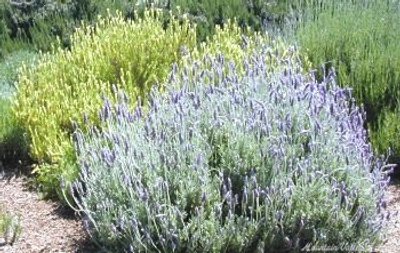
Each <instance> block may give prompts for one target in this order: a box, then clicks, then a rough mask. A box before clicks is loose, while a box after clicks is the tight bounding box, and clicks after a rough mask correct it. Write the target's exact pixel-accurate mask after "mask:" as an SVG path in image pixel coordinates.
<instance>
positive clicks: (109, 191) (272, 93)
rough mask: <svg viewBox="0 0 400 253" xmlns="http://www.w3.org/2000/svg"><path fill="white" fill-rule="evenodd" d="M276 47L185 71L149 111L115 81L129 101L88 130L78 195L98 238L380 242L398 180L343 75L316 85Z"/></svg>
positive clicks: (223, 246)
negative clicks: (278, 55)
mask: <svg viewBox="0 0 400 253" xmlns="http://www.w3.org/2000/svg"><path fill="white" fill-rule="evenodd" d="M271 54H273V53H272V52H270V51H268V47H263V49H262V50H260V51H256V52H254V54H252V55H249V56H248V57H246V59H245V60H244V62H243V63H242V64H243V68H244V69H245V74H244V76H240V75H238V74H237V72H236V70H235V65H234V64H233V63H232V62H227V61H226V60H225V59H224V57H223V56H222V55H217V56H216V57H205V58H204V59H203V62H193V63H192V65H191V66H187V68H185V69H184V70H183V72H177V69H176V67H174V68H173V70H172V72H171V75H170V79H169V87H170V88H169V90H168V91H167V92H166V93H164V94H160V93H158V92H156V91H155V89H154V91H153V92H152V94H151V95H150V99H149V104H148V108H149V109H148V111H147V112H146V113H145V112H144V111H143V110H142V107H141V106H140V102H139V103H138V106H137V107H136V108H135V109H134V110H133V111H130V110H129V109H128V108H127V103H126V101H127V100H128V98H127V97H126V96H125V94H124V93H123V92H122V91H117V90H116V89H115V94H116V95H117V96H119V98H120V103H118V104H115V105H112V104H111V103H110V102H109V100H107V99H106V98H105V99H104V106H103V108H102V110H101V111H100V113H99V115H100V118H101V120H103V121H104V122H105V123H107V126H106V127H104V128H102V129H101V130H96V129H95V128H92V131H91V132H90V133H88V134H86V135H83V134H82V133H81V131H80V129H79V128H76V130H75V134H74V143H75V148H76V151H77V154H78V163H79V167H80V177H79V180H78V181H76V182H75V183H74V184H73V185H70V194H71V195H73V196H74V197H75V201H76V205H77V208H78V209H77V210H78V211H79V212H81V214H82V217H83V222H84V225H85V228H86V230H87V231H88V232H89V234H90V235H91V237H92V239H93V240H94V241H95V242H97V243H98V244H99V245H101V246H103V247H104V248H105V249H106V250H109V251H110V252H115V251H120V252H122V251H125V252H286V251H287V250H289V251H300V250H301V248H303V247H305V246H306V245H307V244H311V245H314V246H316V245H341V246H343V247H345V246H346V245H347V246H348V245H351V246H352V247H358V249H362V247H364V248H365V247H370V246H375V245H377V244H378V243H379V241H380V239H381V236H382V234H381V233H380V232H381V228H382V226H383V225H384V223H385V220H386V215H383V214H384V212H385V208H386V203H385V201H384V199H383V196H384V190H385V188H386V186H387V177H386V173H384V172H383V169H384V166H383V161H382V160H381V159H377V158H374V156H373V154H372V152H371V147H370V145H369V144H368V143H367V141H366V132H365V130H364V129H363V127H362V125H363V120H364V116H365V115H364V114H362V112H360V109H359V108H358V107H356V106H355V105H354V101H353V103H350V102H351V95H350V93H349V91H348V90H346V89H340V88H338V87H337V86H336V84H335V82H334V78H335V77H334V75H333V74H332V75H330V76H328V77H327V79H325V80H324V81H323V82H321V83H318V82H316V81H315V79H314V78H313V76H312V75H310V76H307V75H306V76H305V75H303V74H301V67H300V66H299V64H298V62H297V61H291V60H290V59H282V62H284V63H285V65H282V66H281V68H278V70H276V69H275V71H272V70H271V69H270V68H269V67H268V59H269V57H268V55H271ZM199 66H209V67H208V68H205V69H204V68H203V67H199ZM223 69H225V72H224V71H223ZM226 70H227V72H226ZM178 73H183V74H178ZM214 84H217V85H216V86H214ZM82 127H86V126H82Z"/></svg>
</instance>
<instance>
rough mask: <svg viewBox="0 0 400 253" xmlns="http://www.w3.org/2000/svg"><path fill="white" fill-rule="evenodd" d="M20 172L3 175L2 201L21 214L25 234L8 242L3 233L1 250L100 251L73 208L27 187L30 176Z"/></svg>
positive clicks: (39, 252)
mask: <svg viewBox="0 0 400 253" xmlns="http://www.w3.org/2000/svg"><path fill="white" fill-rule="evenodd" d="M0 173H1V171H0ZM17 174H18V173H15V172H11V173H7V174H4V173H3V174H2V176H1V175H0V203H1V204H3V205H4V209H5V210H7V211H8V212H10V213H12V214H14V215H18V216H20V222H21V223H20V225H21V234H20V236H19V238H18V239H17V240H16V241H15V243H14V244H13V245H9V244H5V241H4V238H2V237H3V236H2V235H0V238H1V239H0V252H5V253H53V252H54V253H55V252H59V253H61V252H63V253H73V252H75V253H92V252H96V251H95V250H94V247H93V245H91V244H90V242H89V240H88V239H87V238H86V236H85V234H84V232H83V230H82V227H81V224H80V222H79V221H78V219H77V218H76V217H74V214H71V211H69V210H68V209H67V208H65V207H61V206H60V204H59V203H57V202H53V201H46V200H41V199H40V198H39V196H38V194H37V193H36V192H35V191H30V190H28V189H27V186H26V184H27V182H28V181H27V180H28V179H27V177H26V176H24V175H19V176H17ZM2 240H3V241H2Z"/></svg>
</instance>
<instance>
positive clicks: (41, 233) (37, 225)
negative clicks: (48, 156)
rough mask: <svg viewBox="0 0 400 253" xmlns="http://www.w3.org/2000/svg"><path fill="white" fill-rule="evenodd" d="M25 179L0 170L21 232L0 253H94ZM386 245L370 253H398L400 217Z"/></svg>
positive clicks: (4, 197)
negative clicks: (18, 216)
mask: <svg viewBox="0 0 400 253" xmlns="http://www.w3.org/2000/svg"><path fill="white" fill-rule="evenodd" d="M27 180H28V177H27V176H26V175H20V173H19V172H18V171H12V172H7V173H2V171H1V169H0V204H3V205H4V208H5V209H6V210H7V211H8V212H11V213H13V214H17V215H20V217H21V218H20V220H21V227H22V231H21V234H20V237H19V238H18V240H16V241H15V243H14V244H13V245H9V244H6V243H5V242H4V240H3V238H2V235H0V252H4V253H53V252H54V253H55V252H58V253H61V252H62V253H95V252H96V248H95V247H94V245H92V244H91V243H90V241H89V240H88V239H87V237H86V236H85V234H84V233H83V230H82V227H81V224H80V222H79V221H78V219H77V217H75V216H74V215H73V214H71V211H68V210H67V209H66V208H65V207H64V208H63V207H61V206H60V204H58V203H57V202H52V201H45V200H41V199H40V198H39V197H38V195H37V193H36V192H35V191H30V190H28V189H27V187H26V184H27ZM387 201H388V211H390V212H391V213H395V212H396V211H399V212H400V182H399V181H398V180H397V181H395V182H394V183H392V185H390V187H389V190H388V193H387ZM385 231H386V234H387V241H386V242H385V243H384V244H383V245H382V246H381V247H379V249H378V250H377V251H374V252H384V253H398V252H400V215H397V216H395V217H393V218H392V220H391V222H390V223H389V224H388V225H387V227H386V228H385Z"/></svg>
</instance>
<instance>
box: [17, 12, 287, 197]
mask: <svg viewBox="0 0 400 253" xmlns="http://www.w3.org/2000/svg"><path fill="white" fill-rule="evenodd" d="M162 15H163V14H162V12H161V11H159V10H154V9H153V10H147V11H146V12H145V14H144V17H143V18H141V19H138V20H136V21H126V20H124V19H123V18H122V17H121V15H117V16H115V17H108V18H100V19H99V20H98V22H97V23H96V25H95V26H94V27H91V26H87V27H86V28H82V29H78V30H77V32H76V34H75V35H74V36H73V37H72V38H71V42H72V46H71V49H70V50H64V49H61V47H57V48H55V49H54V50H53V52H52V53H47V54H43V55H42V56H41V59H40V61H39V63H38V64H37V65H36V66H35V67H34V68H27V67H25V68H23V69H22V72H21V75H20V77H19V84H18V93H17V95H16V99H15V104H14V107H13V112H14V115H15V117H16V119H17V121H18V122H19V124H20V125H21V126H22V127H23V128H24V129H25V131H26V132H27V133H28V134H29V137H30V140H31V144H30V156H31V158H33V159H34V160H36V161H37V162H38V164H39V166H38V167H37V169H36V170H35V172H37V176H38V181H39V183H40V185H41V188H42V190H43V191H44V192H45V193H47V194H49V193H50V194H53V193H54V191H55V190H57V189H59V179H60V176H63V177H64V178H66V179H67V180H70V179H73V178H74V177H75V175H76V167H75V153H74V150H73V144H72V140H71V133H72V132H73V127H72V122H73V121H75V122H77V124H81V123H82V121H83V117H82V115H83V113H85V114H86V115H87V118H88V120H90V121H92V122H96V118H97V113H98V110H99V109H100V106H101V104H102V95H106V96H107V97H112V96H113V95H112V94H113V93H112V86H113V84H115V85H116V87H117V88H123V89H124V90H125V91H126V92H127V93H128V95H129V97H130V98H133V99H135V98H137V96H141V97H142V99H143V101H144V102H145V99H146V93H147V92H148V91H149V90H150V88H151V87H152V86H153V84H154V83H156V81H158V82H159V83H160V84H162V83H163V82H162V81H163V79H164V78H166V77H167V75H168V73H169V70H170V68H171V65H172V63H174V62H176V63H177V64H178V65H182V64H184V62H186V60H185V59H188V58H200V57H203V56H204V55H205V54H215V53H218V52H221V53H223V54H224V55H225V56H226V57H227V60H233V61H236V62H237V61H241V60H242V59H243V58H244V54H245V52H246V50H247V52H250V51H251V50H252V48H254V47H255V46H257V44H258V43H256V41H257V40H265V41H268V38H267V37H266V36H262V35H260V34H255V35H254V37H253V39H252V40H250V39H248V41H247V43H248V45H250V46H248V47H246V50H244V51H243V50H240V48H242V47H243V42H244V39H243V38H242V32H241V31H240V29H239V28H238V26H237V25H236V24H235V23H234V22H230V23H229V25H228V24H227V25H225V28H224V29H216V34H215V35H214V36H213V37H212V38H209V39H208V40H207V41H206V42H205V43H203V44H201V45H199V46H197V45H196V32H195V27H193V26H192V25H191V24H190V23H189V22H188V19H187V18H186V17H185V16H184V15H183V16H181V17H180V18H179V19H178V18H176V17H173V16H172V15H171V16H170V17H168V19H169V21H168V26H167V28H165V20H166V19H165V17H162ZM83 27H84V26H83ZM164 28H165V29H164ZM247 32H248V33H251V31H250V30H248V31H247ZM269 51H270V53H275V52H279V53H285V52H292V51H291V50H286V47H285V46H284V45H283V43H281V42H279V43H271V48H270V49H269ZM270 65H271V64H270ZM159 88H160V89H162V85H161V86H159ZM135 103H136V101H135V100H131V101H129V104H130V105H134V104H135Z"/></svg>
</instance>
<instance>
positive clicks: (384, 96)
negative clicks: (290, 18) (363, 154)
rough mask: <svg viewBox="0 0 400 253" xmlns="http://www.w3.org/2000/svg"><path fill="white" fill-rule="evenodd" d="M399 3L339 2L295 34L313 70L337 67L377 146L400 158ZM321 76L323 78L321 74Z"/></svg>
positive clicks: (311, 17) (312, 15) (307, 20)
mask: <svg viewBox="0 0 400 253" xmlns="http://www.w3.org/2000/svg"><path fill="white" fill-rule="evenodd" d="M398 13H399V6H398V3H397V1H345V2H341V1H338V2H337V4H331V6H330V7H327V8H325V9H321V10H320V11H318V12H311V13H309V16H308V17H306V18H304V20H303V21H304V22H302V23H300V25H299V29H298V30H297V31H296V38H297V39H298V41H299V44H300V47H301V48H302V50H303V52H304V53H305V54H307V55H308V60H309V61H311V62H312V63H313V66H314V68H316V69H320V68H319V67H320V66H321V65H324V66H325V68H326V67H328V68H329V67H330V66H334V67H335V69H336V71H337V73H338V82H339V84H340V85H341V86H349V87H351V88H352V89H353V94H354V96H355V98H356V101H357V103H359V104H363V105H364V107H365V109H366V112H367V120H366V122H365V126H366V127H367V126H368V130H369V131H370V132H371V133H370V139H371V142H372V144H373V146H374V148H376V149H378V151H379V152H380V153H382V152H385V151H386V149H387V148H388V147H389V146H386V145H390V147H391V148H392V150H393V153H394V156H397V157H399V154H400V147H399V145H398V141H397V139H398V138H399V136H398V134H397V132H396V131H392V130H394V129H396V128H398V126H397V125H398V123H397V120H396V119H395V118H396V117H395V116H394V115H396V112H397V111H398V109H397V108H398V104H399V103H398V97H399V90H400V89H399V83H400V79H399V76H400V75H399V73H400V72H399V66H400V61H399V59H398V57H396V55H397V53H396V52H400V46H399V44H398V40H399V39H400V35H399V33H397V32H396V31H397V30H398V29H399V26H400V21H399V17H398ZM320 76H321V75H320Z"/></svg>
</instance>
